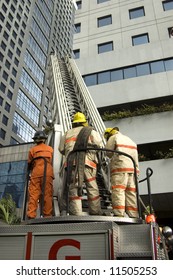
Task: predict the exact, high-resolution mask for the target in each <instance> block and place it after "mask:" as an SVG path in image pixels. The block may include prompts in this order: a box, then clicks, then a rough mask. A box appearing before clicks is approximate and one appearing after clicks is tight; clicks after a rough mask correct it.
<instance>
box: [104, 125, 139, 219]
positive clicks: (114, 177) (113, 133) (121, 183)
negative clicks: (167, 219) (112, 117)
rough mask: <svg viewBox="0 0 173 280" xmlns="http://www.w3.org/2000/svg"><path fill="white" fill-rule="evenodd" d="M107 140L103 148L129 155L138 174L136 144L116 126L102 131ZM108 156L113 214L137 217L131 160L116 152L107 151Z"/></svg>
mask: <svg viewBox="0 0 173 280" xmlns="http://www.w3.org/2000/svg"><path fill="white" fill-rule="evenodd" d="M104 137H105V139H106V140H107V143H106V146H105V148H107V149H111V150H115V151H120V152H124V153H126V154H128V155H130V156H131V157H132V158H133V160H134V162H135V165H136V172H137V174H139V164H138V151H137V145H136V144H135V143H134V142H133V141H132V140H131V139H130V138H129V137H128V136H125V135H123V134H122V133H121V132H119V129H118V127H115V128H107V129H106V130H105V133H104ZM107 156H108V157H109V158H110V172H111V187H112V207H113V213H114V215H115V216H122V217H123V216H124V214H125V212H126V213H127V214H128V216H129V217H139V214H138V207H137V197H136V186H135V177H134V165H133V162H132V160H131V159H130V158H129V157H127V156H125V155H121V154H118V153H113V152H107Z"/></svg>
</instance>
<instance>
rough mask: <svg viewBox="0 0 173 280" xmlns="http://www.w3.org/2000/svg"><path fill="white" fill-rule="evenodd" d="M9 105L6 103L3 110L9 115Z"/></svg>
mask: <svg viewBox="0 0 173 280" xmlns="http://www.w3.org/2000/svg"><path fill="white" fill-rule="evenodd" d="M10 108H11V106H10V104H8V103H7V102H6V103H5V110H6V111H7V112H8V113H9V112H10Z"/></svg>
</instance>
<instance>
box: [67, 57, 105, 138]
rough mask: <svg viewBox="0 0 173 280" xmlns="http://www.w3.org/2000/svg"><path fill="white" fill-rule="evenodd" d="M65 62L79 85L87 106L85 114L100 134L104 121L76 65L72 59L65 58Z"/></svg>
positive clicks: (103, 127) (102, 130)
mask: <svg viewBox="0 0 173 280" xmlns="http://www.w3.org/2000/svg"><path fill="white" fill-rule="evenodd" d="M67 62H68V64H69V67H70V68H71V71H72V72H73V76H74V79H75V80H76V84H77V85H78V87H79V91H80V93H81V94H82V98H83V99H84V101H85V104H86V106H87V109H88V110H87V114H88V115H89V116H90V117H91V119H92V121H93V123H94V126H95V129H96V130H97V131H99V133H100V134H101V135H102V134H103V132H104V130H105V125H104V122H103V120H102V118H101V116H100V114H99V112H98V110H97V108H96V105H95V103H94V101H93V99H92V97H91V95H90V93H89V91H88V89H87V87H86V85H85V83H84V80H83V78H82V76H81V74H80V72H79V69H78V67H77V65H76V64H75V61H74V59H69V58H67Z"/></svg>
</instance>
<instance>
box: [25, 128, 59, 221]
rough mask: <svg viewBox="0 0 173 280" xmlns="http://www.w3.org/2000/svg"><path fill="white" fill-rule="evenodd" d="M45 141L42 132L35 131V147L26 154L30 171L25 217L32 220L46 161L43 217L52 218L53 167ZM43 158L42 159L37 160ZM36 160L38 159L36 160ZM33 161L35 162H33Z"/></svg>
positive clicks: (49, 149) (39, 196)
mask: <svg viewBox="0 0 173 280" xmlns="http://www.w3.org/2000/svg"><path fill="white" fill-rule="evenodd" d="M46 139H47V136H46V134H45V133H44V131H37V132H36V133H35V135H34V137H33V140H34V142H35V143H36V145H35V146H34V147H32V148H31V149H30V150H29V154H28V167H29V169H30V172H31V173H30V183H29V198H28V209H27V217H28V218H29V219H33V218H35V217H36V212H37V208H38V202H39V201H40V199H41V194H42V187H43V178H44V166H45V162H44V159H45V161H46V176H45V178H46V182H45V189H44V206H43V216H44V217H51V216H52V199H53V179H54V174H53V167H52V157H53V149H52V147H50V146H48V145H46V144H45V141H46ZM38 157H43V158H44V159H43V158H38ZM37 158H38V159H37ZM33 159H35V160H33Z"/></svg>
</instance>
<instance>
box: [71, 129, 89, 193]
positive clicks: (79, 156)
mask: <svg viewBox="0 0 173 280" xmlns="http://www.w3.org/2000/svg"><path fill="white" fill-rule="evenodd" d="M92 129H93V128H92V127H91V126H85V127H83V128H82V129H81V131H80V132H79V134H78V136H77V140H76V143H75V145H74V148H73V151H75V150H80V149H81V150H84V151H81V152H79V151H76V152H74V153H73V154H72V156H71V157H70V160H69V165H70V166H69V168H70V171H71V172H70V174H69V175H70V178H68V179H69V180H71V174H72V168H73V164H74V162H75V165H76V172H75V178H76V176H77V175H78V195H79V196H82V185H83V181H84V167H85V155H86V150H85V149H86V148H87V145H88V138H89V136H90V134H91V131H92ZM75 178H74V179H75ZM69 182H70V181H69Z"/></svg>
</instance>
